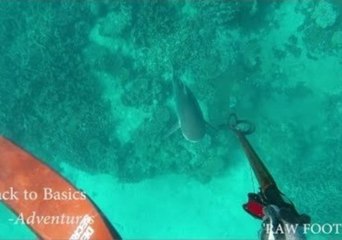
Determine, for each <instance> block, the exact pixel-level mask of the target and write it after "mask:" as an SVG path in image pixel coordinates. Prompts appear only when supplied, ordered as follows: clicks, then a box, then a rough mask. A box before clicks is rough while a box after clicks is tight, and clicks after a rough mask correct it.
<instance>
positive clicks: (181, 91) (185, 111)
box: [168, 76, 208, 142]
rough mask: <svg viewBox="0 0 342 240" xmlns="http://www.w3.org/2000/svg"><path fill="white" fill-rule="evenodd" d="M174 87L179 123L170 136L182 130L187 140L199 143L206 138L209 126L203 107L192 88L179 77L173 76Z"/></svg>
mask: <svg viewBox="0 0 342 240" xmlns="http://www.w3.org/2000/svg"><path fill="white" fill-rule="evenodd" d="M172 85H173V93H174V101H175V106H176V113H177V119H178V122H177V123H176V124H175V126H174V127H173V128H172V129H171V130H170V132H169V134H168V136H169V135H171V134H172V133H174V132H176V131H177V130H178V129H180V130H181V132H182V134H183V136H184V138H185V139H186V140H188V141H190V142H199V141H200V140H202V139H203V138H204V136H205V134H206V132H207V130H206V129H207V126H208V123H207V122H206V121H205V119H204V116H203V112H202V110H201V107H200V105H199V103H198V101H197V99H196V97H195V96H194V94H193V93H192V91H191V90H190V88H189V87H188V86H186V85H185V84H184V83H183V81H182V80H181V79H180V78H179V77H175V76H173V79H172Z"/></svg>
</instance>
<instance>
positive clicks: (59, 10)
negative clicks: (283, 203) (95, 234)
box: [0, 0, 342, 239]
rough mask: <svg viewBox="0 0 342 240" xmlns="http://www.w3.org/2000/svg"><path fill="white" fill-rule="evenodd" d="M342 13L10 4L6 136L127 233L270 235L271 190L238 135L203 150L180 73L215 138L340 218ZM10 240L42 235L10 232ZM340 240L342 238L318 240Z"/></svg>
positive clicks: (334, 9) (297, 196)
mask: <svg viewBox="0 0 342 240" xmlns="http://www.w3.org/2000/svg"><path fill="white" fill-rule="evenodd" d="M341 11H342V2H341V1H338V0H332V1H326V0H322V1H299V0H298V1H296V0H289V1H267V0H255V1H252V0H251V1H233V0H231V1H221V0H220V1H195V0H178V1H171V0H169V1H167V0H163V1H162V0H161V1H157V0H150V1H133V0H132V1H106V0H101V1H70V0H60V1H38V0H37V1H33V0H32V1H19V0H17V1H9V0H7V1H6V0H3V1H0V20H1V25H0V36H1V45H0V49H1V58H0V78H1V80H0V133H1V135H4V136H6V137H8V138H9V139H12V140H13V141H14V142H16V143H17V144H19V145H20V146H23V147H24V148H25V149H28V150H29V151H30V152H32V153H33V154H34V155H35V156H38V157H39V158H40V159H42V160H44V161H45V162H47V163H48V164H50V165H51V166H53V167H54V168H55V169H56V170H58V171H59V172H60V173H61V174H62V175H63V176H65V177H66V178H68V179H69V180H70V181H71V182H72V183H74V184H75V185H76V186H77V187H79V188H82V189H84V190H85V191H86V192H87V193H88V194H89V195H90V196H91V197H92V198H93V200H94V201H96V202H97V203H98V205H99V206H100V207H101V208H102V209H103V211H104V213H105V214H106V215H107V216H108V218H109V220H110V221H111V222H112V223H113V225H114V226H116V228H117V229H118V230H119V232H120V233H121V235H122V236H123V237H124V238H130V239H136V238H140V239H141V238H153V239H165V238H167V239H175V238H179V239H181V238H183V239H184V238H189V239H198V238H203V239H212V238H222V239H257V236H258V231H259V228H260V224H261V222H260V221H258V220H256V219H253V218H252V217H251V216H249V215H248V214H246V213H245V212H244V211H243V209H242V208H241V205H242V204H243V203H245V202H246V200H247V193H248V192H252V191H256V190H257V183H256V181H255V180H254V179H253V176H252V172H251V169H250V167H249V166H248V162H247V160H246V158H245V156H244V155H243V152H242V149H241V147H240V146H239V142H238V141H237V139H236V137H235V136H234V135H233V134H232V133H231V132H229V131H226V130H222V131H208V134H207V135H206V136H205V137H204V139H202V140H201V141H200V142H198V143H191V142H189V141H187V140H186V139H184V137H183V136H182V134H181V132H180V131H178V132H175V133H174V134H172V135H170V136H169V137H167V138H165V137H164V136H165V134H166V133H167V132H168V131H169V130H170V129H171V128H172V126H173V125H174V124H175V123H176V122H177V115H176V112H175V107H174V101H173V91H172V75H173V74H174V73H175V72H176V73H177V74H179V75H180V76H181V78H182V80H183V82H184V83H185V84H186V85H187V86H188V87H189V89H191V91H192V92H193V94H194V95H195V96H196V98H197V100H198V102H199V104H200V106H201V109H202V110H203V114H204V117H205V119H206V120H207V121H208V122H209V123H210V125H212V126H214V127H216V126H219V125H221V124H223V123H226V122H227V118H228V116H229V114H230V113H232V112H236V113H237V114H238V115H239V116H242V117H243V118H245V119H248V120H250V121H252V122H253V123H254V124H255V125H256V131H255V133H253V134H252V135H251V136H249V139H250V141H251V143H252V144H253V146H254V147H255V149H256V150H257V152H258V153H259V155H260V156H261V158H262V160H263V161H264V162H265V164H266V165H267V167H268V168H269V170H270V171H271V172H272V174H273V176H274V178H275V179H276V181H277V183H278V185H279V187H280V189H281V190H282V191H283V192H284V193H286V195H287V196H288V197H289V198H290V199H291V200H293V202H294V203H295V204H296V206H297V208H298V210H299V211H300V212H301V213H307V214H309V215H310V216H311V218H312V222H314V223H341V221H342V220H341V212H342V203H341V201H340V198H341V193H342V182H341V180H340V176H341V173H342V168H341V166H342V165H341V159H340V155H341V153H342V152H341V151H342V150H341V149H342V141H341V132H342V124H341V120H340V119H341V115H342V98H341V97H342V82H341V77H342V70H341V69H342V68H341V65H342V21H341V17H342V16H341ZM10 214H11V213H10V212H9V210H7V209H6V208H5V207H3V208H2V209H1V212H0V216H1V223H0V237H2V238H3V239H9V238H12V239H24V238H28V239H32V238H34V235H33V234H32V233H31V232H30V230H28V229H27V228H25V227H24V226H14V225H12V224H10V223H8V222H7V221H6V219H8V216H9V215H10ZM310 237H311V238H309V239H332V238H333V237H337V239H338V238H341V237H339V236H325V235H320V236H310Z"/></svg>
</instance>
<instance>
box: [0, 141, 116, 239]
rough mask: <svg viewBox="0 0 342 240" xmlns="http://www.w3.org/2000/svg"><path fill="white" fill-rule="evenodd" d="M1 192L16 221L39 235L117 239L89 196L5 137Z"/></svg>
mask: <svg viewBox="0 0 342 240" xmlns="http://www.w3.org/2000/svg"><path fill="white" fill-rule="evenodd" d="M10 192H12V193H10ZM0 193H2V194H3V196H2V198H1V199H2V201H3V202H4V203H5V204H6V205H7V206H8V207H9V208H10V209H11V210H12V211H13V212H15V213H16V214H17V216H18V218H17V219H16V220H15V221H17V222H18V221H19V222H20V221H25V223H26V224H27V225H28V226H29V227H30V228H31V229H32V230H33V231H34V232H35V233H36V234H37V235H38V236H39V237H40V238H43V239H75V240H76V239H104V240H107V239H108V240H109V239H120V236H119V234H118V233H117V231H116V230H115V229H114V228H113V227H112V226H110V224H109V223H108V221H107V219H106V218H105V216H103V215H102V213H101V211H100V210H99V209H98V208H97V206H96V205H94V204H93V202H92V201H91V199H89V198H87V197H86V196H85V194H84V193H82V192H81V191H79V190H78V189H76V188H75V187H74V186H73V185H72V184H71V183H70V182H68V181H67V180H66V179H64V178H63V177H62V176H61V175H59V174H58V173H57V172H56V171H54V170H53V169H52V168H51V167H49V166H48V165H46V164H45V163H43V162H42V161H40V160H38V159H37V158H35V157H34V156H32V155H31V154H29V153H28V152H26V151H24V150H23V149H21V148H20V147H18V146H16V145H15V144H14V143H12V142H10V141H9V140H7V139H6V138H4V137H0ZM5 193H7V195H5ZM68 220H69V221H68Z"/></svg>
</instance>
